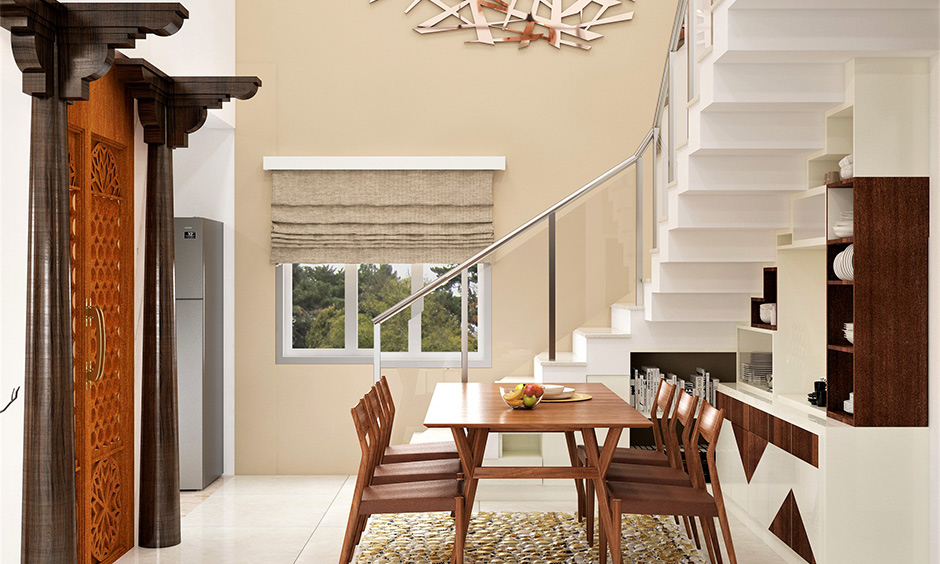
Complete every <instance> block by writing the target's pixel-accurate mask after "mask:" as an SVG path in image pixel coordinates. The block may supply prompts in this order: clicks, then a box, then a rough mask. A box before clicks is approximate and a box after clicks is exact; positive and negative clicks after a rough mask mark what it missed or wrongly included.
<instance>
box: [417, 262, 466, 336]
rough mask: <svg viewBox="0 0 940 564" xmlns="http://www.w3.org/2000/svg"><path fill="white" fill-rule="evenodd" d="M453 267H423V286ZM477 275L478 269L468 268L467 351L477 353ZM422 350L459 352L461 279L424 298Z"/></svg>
mask: <svg viewBox="0 0 940 564" xmlns="http://www.w3.org/2000/svg"><path fill="white" fill-rule="evenodd" d="M454 266H456V265H424V282H425V284H427V283H428V282H431V281H433V280H435V279H436V278H438V277H440V276H441V275H442V274H445V273H446V272H447V271H449V270H450V269H451V268H453V267H454ZM478 272H479V270H478V267H477V266H474V267H472V268H470V298H469V304H468V309H467V317H468V321H469V326H470V327H469V331H468V333H469V339H468V340H469V349H470V352H476V350H477V320H478V314H477V312H478V308H477V299H478V296H479V286H478ZM421 350H422V351H426V352H460V276H457V277H456V278H454V279H452V280H450V281H449V282H448V283H447V284H445V285H444V286H441V287H440V288H438V289H437V290H434V291H433V292H431V293H430V294H428V296H426V297H425V298H424V313H422V314H421Z"/></svg>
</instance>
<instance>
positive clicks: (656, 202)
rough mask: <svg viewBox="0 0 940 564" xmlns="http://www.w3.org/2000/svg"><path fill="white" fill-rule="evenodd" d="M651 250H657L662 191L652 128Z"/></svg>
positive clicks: (655, 130) (655, 134)
mask: <svg viewBox="0 0 940 564" xmlns="http://www.w3.org/2000/svg"><path fill="white" fill-rule="evenodd" d="M652 147H653V166H652V167H651V168H652V170H653V172H652V174H653V226H654V227H653V248H654V249H658V248H659V206H660V205H661V203H660V198H661V197H662V191H661V190H660V186H659V128H658V127H654V128H653V143H652Z"/></svg>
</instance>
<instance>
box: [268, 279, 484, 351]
mask: <svg viewBox="0 0 940 564" xmlns="http://www.w3.org/2000/svg"><path fill="white" fill-rule="evenodd" d="M415 266H417V265H412V277H411V284H412V286H411V289H412V292H414V291H416V290H418V289H420V288H421V287H422V286H423V284H424V281H423V276H415V275H414V272H415ZM477 266H478V268H479V276H478V279H477V308H478V311H477V350H476V351H471V352H470V353H469V357H468V361H469V365H470V367H471V368H490V367H491V366H492V334H491V327H492V323H491V319H492V316H491V308H490V306H491V303H492V299H491V296H492V294H491V289H492V279H491V273H490V265H489V264H482V263H481V264H479V265H477ZM358 271H359V265H358V264H347V265H345V274H346V296H345V303H344V307H345V313H346V314H345V315H344V320H345V331H344V334H345V340H346V342H345V345H346V346H345V347H344V348H342V349H295V348H294V343H293V340H292V339H291V335H292V334H293V330H292V322H293V315H292V312H291V306H292V304H293V300H292V299H291V297H292V291H293V280H292V272H291V265H290V264H279V265H277V268H276V276H275V278H276V285H277V291H276V292H275V294H276V298H275V301H276V311H277V315H276V317H277V320H276V326H277V330H276V345H275V346H276V349H277V350H276V357H277V358H276V362H277V364H368V365H371V364H372V363H373V360H374V353H373V349H371V348H369V349H360V348H358V345H359V340H358V329H359V327H358V313H357V314H356V315H349V312H350V311H353V312H358V311H359V292H358V283H357V277H358ZM422 272H423V271H422ZM423 310H424V299H423V298H422V299H420V300H418V301H417V302H415V304H413V305H412V306H411V319H409V321H408V349H409V350H408V352H383V353H382V366H383V367H389V368H459V367H460V351H455V352H424V351H421V350H420V349H421V312H422V311H423ZM398 315H409V312H408V311H402V312H400V313H399V314H398Z"/></svg>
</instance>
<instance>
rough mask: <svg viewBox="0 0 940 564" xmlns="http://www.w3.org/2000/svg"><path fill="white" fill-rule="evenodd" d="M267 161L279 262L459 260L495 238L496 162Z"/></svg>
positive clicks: (274, 248)
mask: <svg viewBox="0 0 940 564" xmlns="http://www.w3.org/2000/svg"><path fill="white" fill-rule="evenodd" d="M269 158H272V159H275V158H276V159H285V158H286V157H269ZM297 158H298V159H300V158H302V157H297ZM312 158H314V157H308V159H312ZM265 168H268V169H269V170H272V169H273V191H272V195H271V262H272V263H274V264H280V263H308V264H320V263H340V264H359V263H408V264H411V263H454V262H460V261H463V260H465V259H467V258H469V257H470V256H472V255H473V254H474V253H476V252H478V251H480V250H482V249H484V248H485V247H487V246H488V245H489V244H491V243H492V242H493V170H491V169H490V170H485V169H471V170H416V169H409V170H389V169H386V168H380V169H366V170H322V169H318V170H312V169H306V170H296V169H286V167H285V168H279V167H275V166H274V165H271V166H269V163H268V161H267V158H266V161H265ZM387 168H391V167H387Z"/></svg>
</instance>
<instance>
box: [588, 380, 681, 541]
mask: <svg viewBox="0 0 940 564" xmlns="http://www.w3.org/2000/svg"><path fill="white" fill-rule="evenodd" d="M675 393H676V386H675V384H670V383H669V382H667V381H666V380H665V379H662V380H660V381H659V387H658V388H657V389H656V401H655V403H654V404H653V411H652V413H650V421H651V422H652V423H653V440H654V441H655V443H656V450H646V449H636V448H624V447H617V450H616V451H614V458H613V460H612V462H618V463H621V464H644V465H653V466H662V467H665V468H668V467H669V466H671V465H672V464H671V462H670V458H669V455H667V454H666V447H665V443H664V442H663V436H664V435H665V433H666V432H668V431H667V430H666V429H665V428H664V427H667V426H668V425H667V424H666V423H665V422H664V419H666V418H669V419H670V421H671V420H672V419H673V418H670V417H669V414H670V413H671V412H670V409H672V403H673V399H674V398H675ZM660 412H662V415H660ZM674 428H675V426H674V425H673V429H674ZM600 448H603V447H600ZM577 453H578V464H580V465H581V466H586V465H587V452H586V451H585V450H584V446H582V445H579V446H578V447H577ZM575 482H576V489H577V492H578V520H579V521H580V520H582V519H584V518H585V517H587V518H588V519H590V520H593V518H594V512H593V510H591V512H588V510H587V504H588V498H590V501H591V503H592V507H593V496H588V495H587V494H586V491H587V487H588V485H589V484H591V482H590V480H588V481H587V484H585V482H584V481H581V480H575ZM590 487H591V489H592V491H593V484H591V485H590ZM588 540H589V542H593V536H588Z"/></svg>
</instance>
